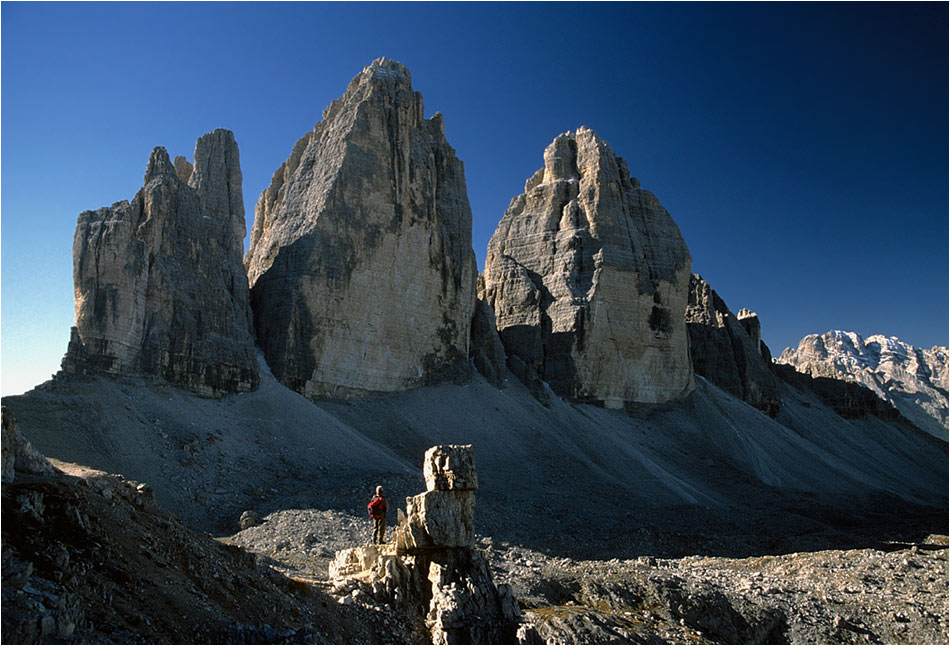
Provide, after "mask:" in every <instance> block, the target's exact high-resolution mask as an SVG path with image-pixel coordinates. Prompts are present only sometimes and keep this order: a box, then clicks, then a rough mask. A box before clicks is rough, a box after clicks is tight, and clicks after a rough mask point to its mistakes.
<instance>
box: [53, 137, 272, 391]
mask: <svg viewBox="0 0 950 646" xmlns="http://www.w3.org/2000/svg"><path fill="white" fill-rule="evenodd" d="M244 234H245V224H244V202H243V197H242V191H241V167H240V160H239V155H238V147H237V143H236V142H235V140H234V135H233V134H232V133H231V132H230V131H228V130H221V129H219V130H215V131H214V132H211V133H209V134H207V135H204V136H203V137H201V138H200V139H199V140H198V142H197V144H196V145H195V161H194V165H193V166H192V164H191V163H189V162H188V161H187V160H186V159H184V158H183V157H179V158H177V159H176V164H175V165H172V163H171V161H169V158H168V153H167V152H165V149H164V148H161V147H159V148H155V149H154V150H153V151H152V154H151V157H150V159H149V162H148V168H147V169H146V171H145V186H144V187H143V188H142V189H141V190H140V191H139V192H138V193H137V194H136V195H135V197H134V198H133V199H132V201H131V202H126V201H122V202H117V203H115V204H113V205H112V206H111V207H104V208H101V209H99V210H98V211H85V212H84V213H81V214H80V215H79V220H78V223H77V225H76V234H75V238H74V241H73V279H74V283H75V301H76V325H75V327H74V328H73V331H72V339H71V340H70V344H69V349H68V350H67V354H66V357H65V358H64V359H63V369H64V370H65V371H66V372H67V373H79V374H85V373H102V374H113V375H141V376H153V377H161V378H163V379H165V380H167V381H169V382H171V383H174V384H176V385H180V386H183V387H186V388H188V389H191V390H193V391H195V392H197V393H199V394H202V395H220V394H225V393H232V392H240V391H247V390H252V389H254V388H256V387H257V384H258V381H259V375H258V367H257V354H256V351H255V349H254V338H253V332H252V326H251V320H250V316H251V312H250V301H249V295H248V285H247V277H246V276H245V273H244V267H243V265H242V261H241V255H242V252H243V245H244Z"/></svg>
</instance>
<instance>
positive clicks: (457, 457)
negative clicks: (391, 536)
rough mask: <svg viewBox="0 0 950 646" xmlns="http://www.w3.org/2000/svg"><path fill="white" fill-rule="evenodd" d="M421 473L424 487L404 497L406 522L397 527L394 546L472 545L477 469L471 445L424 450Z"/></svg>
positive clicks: (419, 547) (420, 547) (421, 547)
mask: <svg viewBox="0 0 950 646" xmlns="http://www.w3.org/2000/svg"><path fill="white" fill-rule="evenodd" d="M422 473H423V475H424V476H425V480H426V491H425V493H421V494H419V495H417V496H412V497H410V498H406V517H407V522H406V523H404V524H401V525H400V526H399V527H397V528H396V531H395V541H396V548H397V549H406V550H414V549H425V548H432V547H471V546H472V545H474V542H475V522H474V517H475V490H476V489H478V473H477V472H476V470H475V453H474V451H473V450H472V447H471V445H464V446H459V445H447V446H435V447H432V448H431V449H429V450H428V451H426V455H425V460H423V471H422Z"/></svg>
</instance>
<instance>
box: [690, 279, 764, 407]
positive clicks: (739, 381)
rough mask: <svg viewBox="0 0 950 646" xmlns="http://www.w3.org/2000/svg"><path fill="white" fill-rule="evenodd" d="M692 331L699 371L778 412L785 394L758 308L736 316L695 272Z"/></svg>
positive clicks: (692, 348) (730, 390)
mask: <svg viewBox="0 0 950 646" xmlns="http://www.w3.org/2000/svg"><path fill="white" fill-rule="evenodd" d="M686 330H687V331H688V333H689V344H690V356H691V357H692V360H693V369H694V370H695V371H696V374H698V375H702V376H703V377H705V378H706V379H708V380H709V381H711V382H712V383H713V384H715V385H716V386H718V387H720V388H722V389H723V390H725V391H726V392H728V393H731V394H733V395H735V396H736V397H738V398H740V399H742V400H743V401H745V402H747V403H749V404H751V405H752V406H755V407H756V408H758V409H759V410H761V411H763V412H765V413H767V414H768V415H770V416H772V417H775V416H776V415H777V414H778V412H779V410H781V408H782V398H781V395H780V394H779V386H778V381H776V378H775V375H773V374H772V369H771V353H770V352H769V349H768V347H767V346H766V345H765V344H764V343H762V328H761V323H760V322H759V317H758V316H756V314H755V312H751V311H749V310H747V309H742V310H739V315H738V316H734V315H733V314H732V312H731V311H730V310H729V308H728V307H727V306H726V303H725V302H724V301H723V300H722V299H721V298H720V297H719V294H717V293H716V290H714V289H712V288H711V287H710V286H709V283H707V282H706V281H705V280H703V278H702V276H699V275H698V274H693V275H692V276H691V277H690V281H689V304H688V305H687V306H686Z"/></svg>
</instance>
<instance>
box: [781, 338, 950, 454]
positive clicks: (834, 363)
mask: <svg viewBox="0 0 950 646" xmlns="http://www.w3.org/2000/svg"><path fill="white" fill-rule="evenodd" d="M776 361H777V362H778V363H781V364H787V365H790V366H793V367H794V368H795V369H796V370H797V371H799V372H802V373H805V374H808V375H811V376H813V377H830V378H835V379H842V380H845V381H851V382H856V383H859V384H862V385H863V386H865V387H867V388H869V389H870V390H871V391H873V392H874V393H876V394H877V395H878V396H879V397H880V398H881V399H883V400H885V401H887V402H890V403H891V404H892V405H893V406H894V407H895V408H897V410H899V411H900V412H901V414H902V415H904V417H906V418H907V419H909V420H910V421H912V422H913V423H914V424H916V425H917V426H919V427H920V428H921V429H923V430H925V431H927V432H928V433H930V434H932V435H934V436H936V437H938V438H940V439H942V440H944V441H947V436H948V431H947V425H948V390H947V389H948V383H947V378H948V368H947V348H945V347H942V346H935V347H933V348H931V349H929V350H927V349H924V348H917V347H915V346H912V345H910V344H908V343H904V342H903V341H901V340H900V339H898V338H896V337H886V336H883V335H880V334H875V335H873V336H869V337H868V338H867V339H864V338H862V337H861V335H860V334H856V333H854V332H842V331H840V330H832V331H830V332H826V333H825V334H821V335H818V334H810V335H808V336H806V337H805V338H804V339H802V340H801V342H800V343H799V344H798V347H797V348H786V349H785V351H784V352H782V354H781V356H780V357H779V358H778V359H777V360H776Z"/></svg>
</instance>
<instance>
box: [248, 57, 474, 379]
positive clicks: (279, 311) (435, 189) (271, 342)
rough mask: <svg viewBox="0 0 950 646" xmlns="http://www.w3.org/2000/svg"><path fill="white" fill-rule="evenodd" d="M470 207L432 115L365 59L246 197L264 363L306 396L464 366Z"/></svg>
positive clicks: (393, 67)
mask: <svg viewBox="0 0 950 646" xmlns="http://www.w3.org/2000/svg"><path fill="white" fill-rule="evenodd" d="M471 228H472V215H471V210H470V208H469V204H468V195H467V192H466V187H465V177H464V169H463V166H462V162H461V161H459V160H458V159H457V158H456V157H455V152H454V151H453V150H452V148H451V147H450V146H449V145H448V143H447V142H446V140H445V132H444V125H443V122H442V116H441V115H439V114H436V115H435V116H433V117H432V118H431V119H424V118H423V105H422V96H421V95H420V94H419V93H417V92H414V91H413V89H412V81H411V78H410V75H409V71H408V70H407V69H406V68H405V66H403V65H401V64H400V63H396V62H393V61H389V60H387V59H378V60H376V61H374V62H373V63H372V65H370V66H369V67H367V68H365V69H364V70H363V71H362V72H361V73H360V74H359V75H358V76H357V77H356V78H354V79H353V81H352V82H351V83H350V85H349V87H348V88H347V90H346V93H345V94H344V95H343V97H341V98H340V99H338V100H336V101H334V102H333V103H331V104H330V106H329V107H328V108H327V109H326V110H325V111H324V114H323V120H322V121H321V122H320V123H318V124H317V125H316V127H315V128H314V129H313V131H312V132H310V133H308V134H307V135H305V136H304V137H303V138H302V139H300V141H298V142H297V144H296V146H295V147H294V149H293V151H292V153H291V155H290V157H289V158H288V159H287V161H286V162H285V163H284V164H283V165H282V166H281V167H280V168H279V169H278V170H277V172H276V173H274V177H273V179H272V181H271V185H270V187H268V188H267V189H266V190H265V191H264V192H263V193H262V194H261V197H260V199H259V201H258V203H257V208H256V213H255V221H254V228H253V231H252V234H251V246H250V249H249V251H248V253H247V256H246V258H245V264H246V267H247V272H248V278H249V280H250V284H251V299H252V306H253V309H254V314H255V324H256V326H257V336H258V339H259V340H260V344H261V346H262V348H263V350H264V353H265V355H266V356H267V360H268V363H269V364H270V367H271V369H272V370H273V372H274V374H275V376H277V378H278V379H279V380H280V381H281V382H282V383H284V384H285V385H286V386H288V387H290V388H293V389H294V390H297V391H298V392H301V393H303V394H305V395H308V396H312V397H322V396H331V397H350V396H358V395H361V394H365V393H370V392H386V391H396V390H403V389H407V388H412V387H415V386H420V385H424V384H427V383H431V382H433V381H436V380H438V379H441V378H444V377H446V376H451V375H453V374H456V373H458V372H459V371H465V374H467V370H468V368H467V358H468V342H469V329H470V324H471V319H472V314H473V308H474V304H475V277H476V269H475V256H474V253H473V252H472V244H471Z"/></svg>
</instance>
